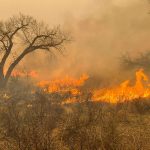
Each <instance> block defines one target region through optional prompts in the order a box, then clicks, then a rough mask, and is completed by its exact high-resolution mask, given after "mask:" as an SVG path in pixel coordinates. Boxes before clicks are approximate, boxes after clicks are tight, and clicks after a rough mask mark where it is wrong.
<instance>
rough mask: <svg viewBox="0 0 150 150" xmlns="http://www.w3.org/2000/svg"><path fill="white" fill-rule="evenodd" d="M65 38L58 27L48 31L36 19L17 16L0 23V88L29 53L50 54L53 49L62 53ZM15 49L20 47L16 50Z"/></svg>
mask: <svg viewBox="0 0 150 150" xmlns="http://www.w3.org/2000/svg"><path fill="white" fill-rule="evenodd" d="M65 41H67V36H66V35H65V34H64V33H63V32H62V31H61V30H60V28H59V27H56V28H53V29H50V28H49V27H48V26H47V25H46V24H44V23H43V22H38V21H37V20H36V19H34V18H32V17H30V16H25V15H22V14H20V15H18V16H14V17H11V18H10V19H9V20H8V21H1V22H0V55H1V60H0V87H1V88H3V87H5V86H6V84H7V82H8V80H9V78H10V76H11V73H12V71H13V70H14V68H15V67H16V66H17V64H19V63H20V61H21V60H22V59H23V58H24V57H25V56H26V55H27V54H29V53H32V52H34V51H36V50H39V49H40V50H44V51H48V52H52V50H53V49H57V50H58V51H60V52H61V51H62V50H63V49H62V48H63V47H62V46H63V45H64V42H65ZM16 45H17V47H22V50H18V49H17V48H16ZM16 53H19V54H17V56H15V58H14V60H12V61H11V64H10V65H9V66H8V69H7V71H6V73H4V72H5V71H4V70H6V69H5V68H4V67H5V65H6V62H7V61H8V60H9V59H8V58H9V57H10V56H11V55H14V54H15V55H16Z"/></svg>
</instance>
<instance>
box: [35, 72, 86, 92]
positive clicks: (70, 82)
mask: <svg viewBox="0 0 150 150" xmlns="http://www.w3.org/2000/svg"><path fill="white" fill-rule="evenodd" d="M87 79H88V75H86V74H83V75H82V76H81V77H80V78H79V79H76V78H73V77H69V76H66V77H64V78H62V79H54V80H51V81H40V82H39V83H38V84H37V85H38V86H39V87H42V88H44V90H45V91H47V92H49V93H52V92H68V91H70V92H71V94H72V95H77V94H79V93H80V91H79V90H78V88H79V87H81V86H82V85H83V84H84V83H85V81H86V80H87Z"/></svg>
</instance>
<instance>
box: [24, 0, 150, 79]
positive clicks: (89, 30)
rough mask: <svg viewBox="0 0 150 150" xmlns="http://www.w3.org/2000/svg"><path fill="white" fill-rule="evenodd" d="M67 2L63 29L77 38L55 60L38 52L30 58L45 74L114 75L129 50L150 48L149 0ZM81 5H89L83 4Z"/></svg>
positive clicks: (33, 66)
mask: <svg viewBox="0 0 150 150" xmlns="http://www.w3.org/2000/svg"><path fill="white" fill-rule="evenodd" d="M67 2H68V5H69V6H68V7H67ZM64 3H65V4H62V7H63V6H64V5H65V6H66V7H64V9H65V8H66V9H67V11H65V12H64V16H63V18H62V16H61V20H63V22H62V23H61V24H62V28H63V29H64V30H65V31H67V32H70V33H71V36H72V37H73V38H72V39H73V40H72V42H71V43H69V44H68V45H66V51H65V56H61V55H60V54H58V55H59V56H57V59H51V57H49V56H47V55H45V54H41V53H37V54H34V55H36V57H37V56H38V57H37V60H38V61H37V60H33V59H32V58H33V57H28V63H27V64H26V65H25V67H26V68H28V66H29V65H28V64H29V63H30V68H33V69H34V68H36V70H38V71H39V72H40V73H41V74H44V75H45V77H46V76H49V77H50V76H51V77H53V76H59V75H64V74H71V75H80V74H82V73H87V74H89V75H91V76H94V75H97V76H99V75H101V76H106V75H108V76H112V72H117V73H118V66H119V63H120V59H119V57H120V55H121V54H123V53H125V52H127V51H128V52H129V53H132V54H134V55H136V54H137V53H138V52H140V51H146V50H149V48H150V42H149V39H150V15H149V4H148V1H147V0H143V1H141V0H107V1H105V0H87V1H85V0H83V1H81V0H77V1H76V2H69V1H68V0H64ZM81 4H82V5H83V4H86V5H84V7H80V5H81ZM78 5H79V6H78ZM73 6H74V7H73ZM62 7H61V12H63V10H62ZM78 8H79V10H78ZM56 9H57V8H56ZM57 11H59V10H58V9H57ZM50 16H51V14H50ZM58 20H59V19H58ZM58 20H57V21H58ZM41 55H42V56H41ZM24 62H26V61H24ZM39 62H40V64H39Z"/></svg>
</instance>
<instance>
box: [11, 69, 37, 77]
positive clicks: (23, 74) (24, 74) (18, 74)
mask: <svg viewBox="0 0 150 150" xmlns="http://www.w3.org/2000/svg"><path fill="white" fill-rule="evenodd" d="M11 76H12V77H32V78H37V77H38V76H39V75H38V73H37V72H36V71H34V70H32V71H29V72H24V71H18V70H15V71H13V72H12V75H11Z"/></svg>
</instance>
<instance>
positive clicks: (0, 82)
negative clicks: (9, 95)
mask: <svg viewBox="0 0 150 150" xmlns="http://www.w3.org/2000/svg"><path fill="white" fill-rule="evenodd" d="M6 83H7V82H6V80H5V77H4V73H3V66H1V67H0V89H3V88H5V87H6Z"/></svg>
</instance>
